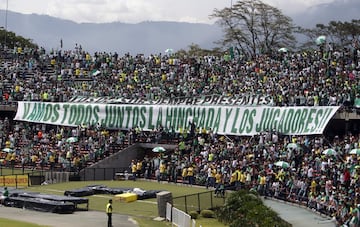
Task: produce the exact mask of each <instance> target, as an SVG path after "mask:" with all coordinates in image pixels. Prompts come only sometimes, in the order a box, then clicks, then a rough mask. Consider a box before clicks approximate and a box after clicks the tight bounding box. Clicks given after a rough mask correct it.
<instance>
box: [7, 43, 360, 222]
mask: <svg viewBox="0 0 360 227" xmlns="http://www.w3.org/2000/svg"><path fill="white" fill-rule="evenodd" d="M1 67H2V68H1V69H2V70H1V74H0V77H1V78H0V79H1V80H0V81H1V82H0V92H1V95H0V97H1V99H2V100H1V103H2V104H4V105H16V101H21V100H27V101H45V102H47V101H51V102H67V101H69V100H70V99H71V98H72V97H74V96H89V97H102V96H110V97H125V98H143V99H146V100H157V99H161V98H164V97H184V96H187V97H188V96H201V95H213V94H219V95H225V96H237V95H242V94H260V95H270V96H271V97H272V99H273V100H274V103H273V105H276V106H327V105H330V106H342V107H344V108H346V109H347V110H348V111H352V110H353V109H354V108H355V107H356V100H357V97H358V96H359V94H360V93H359V92H360V86H359V85H360V79H359V78H360V77H359V76H360V64H359V60H358V50H357V49H351V48H348V49H346V48H344V49H342V50H334V49H332V48H330V49H328V50H327V51H321V50H320V51H312V52H303V53H276V54H275V55H274V56H266V55H259V56H258V57H257V58H256V59H255V60H245V59H241V57H239V56H238V57H236V58H234V59H233V58H232V57H229V56H228V55H226V56H223V57H214V56H206V57H201V58H198V57H185V58H181V59H180V58H176V57H175V56H173V55H167V54H157V55H151V56H148V57H146V56H144V55H136V56H131V55H129V54H126V55H124V56H119V55H118V54H117V53H95V54H94V55H91V54H89V53H87V52H85V51H84V50H82V48H81V47H78V46H76V48H75V49H74V50H69V51H62V50H61V51H52V52H50V53H47V52H46V51H45V50H44V49H37V50H33V49H27V48H24V49H22V48H16V49H14V51H13V52H12V53H11V54H9V55H7V56H6V57H5V58H4V61H3V63H2V66H1ZM354 105H355V106H354ZM0 134H1V135H0V144H1V148H6V149H8V150H4V149H3V162H2V165H8V166H10V165H11V166H15V165H18V164H19V163H20V166H22V167H24V166H25V165H27V164H30V165H32V168H38V167H40V168H50V169H54V168H57V167H60V168H61V169H63V170H69V169H71V170H76V171H78V170H80V169H81V168H83V167H84V166H85V165H86V163H88V162H90V163H93V162H96V161H97V160H99V159H102V158H104V157H105V156H108V155H109V154H110V153H112V152H114V150H116V149H117V148H119V147H122V146H125V144H131V143H133V142H136V141H139V140H142V141H146V142H159V141H161V140H162V139H163V138H166V139H167V140H169V139H170V140H171V141H176V142H177V143H178V148H177V149H176V150H175V151H173V152H164V153H159V154H153V155H152V156H146V157H145V159H144V160H134V162H133V163H131V165H130V171H132V172H133V173H134V175H140V176H141V177H142V176H143V177H145V178H152V177H156V178H157V179H158V180H159V181H161V180H167V181H174V182H183V183H187V184H202V185H205V186H206V187H208V188H214V189H216V191H220V192H222V190H225V189H229V188H232V189H240V188H247V189H250V190H256V191H258V192H259V193H260V194H261V195H263V196H273V197H277V198H280V199H284V200H288V201H292V202H296V203H301V204H304V205H306V206H308V207H310V208H312V209H314V210H317V211H319V212H322V213H325V214H327V215H329V216H332V217H334V218H336V220H337V222H338V225H339V226H340V225H343V224H345V223H346V224H348V225H350V226H358V225H359V224H358V223H359V217H360V211H359V208H358V204H360V201H359V199H360V197H359V196H360V194H359V193H360V191H359V190H360V189H359V187H358V186H359V185H358V184H359V182H360V181H359V176H358V175H359V172H358V170H360V168H359V167H360V164H359V162H358V156H357V154H349V152H350V151H351V150H353V149H360V148H359V143H360V134H356V133H348V134H346V135H338V136H336V137H333V138H327V137H326V136H325V135H314V136H301V135H299V136H285V135H280V134H278V133H277V132H271V131H269V132H263V133H261V134H260V135H256V136H253V137H240V136H226V135H217V134H215V133H213V132H212V131H211V130H210V129H200V128H196V126H195V127H194V128H192V129H184V130H183V131H182V132H179V133H174V132H170V131H169V129H164V128H162V127H161V126H159V127H158V128H157V129H155V130H154V131H152V132H147V133H145V132H142V131H141V129H139V128H133V129H130V130H127V131H121V130H108V129H105V128H102V127H100V126H91V127H82V126H79V127H77V128H71V127H64V126H48V125H43V124H35V123H27V122H16V121H15V122H14V121H12V119H8V118H4V119H1V121H0ZM70 138H76V140H70ZM326 149H333V150H334V151H335V152H334V153H333V154H326V153H324V152H325V150H326ZM359 151H360V150H359ZM359 155H360V154H359ZM278 161H283V162H286V163H287V164H288V166H278V165H277V164H275V163H276V162H278ZM286 163H284V165H286ZM354 223H357V224H354Z"/></svg>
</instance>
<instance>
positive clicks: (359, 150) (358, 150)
mask: <svg viewBox="0 0 360 227" xmlns="http://www.w3.org/2000/svg"><path fill="white" fill-rule="evenodd" d="M349 154H356V155H360V149H359V148H355V149H352V150H351V151H350V152H349Z"/></svg>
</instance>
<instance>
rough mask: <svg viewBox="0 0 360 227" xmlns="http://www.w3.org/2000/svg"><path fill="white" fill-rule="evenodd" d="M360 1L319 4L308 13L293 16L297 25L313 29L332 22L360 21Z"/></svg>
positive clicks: (335, 0)
mask: <svg viewBox="0 0 360 227" xmlns="http://www.w3.org/2000/svg"><path fill="white" fill-rule="evenodd" d="M359 12H360V1H359V0H334V1H333V2H330V3H324V4H318V5H315V6H313V7H310V8H308V9H307V10H306V11H304V12H302V13H300V14H296V15H291V17H292V18H293V20H294V22H295V23H296V24H297V25H300V26H302V27H307V28H313V27H315V25H316V24H328V23H329V22H330V21H351V20H353V19H357V20H358V19H360V15H359Z"/></svg>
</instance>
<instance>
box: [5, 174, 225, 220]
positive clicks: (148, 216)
mask: <svg viewBox="0 0 360 227" xmlns="http://www.w3.org/2000/svg"><path fill="white" fill-rule="evenodd" d="M12 172H13V171H12V170H9V169H2V174H3V175H6V174H11V173H12ZM14 173H15V174H16V173H18V174H22V171H19V170H14ZM89 185H105V186H107V187H110V188H141V189H144V190H164V191H170V192H171V193H172V195H173V197H178V196H183V195H189V194H195V193H202V192H207V191H208V190H207V189H205V188H202V187H190V186H185V185H176V184H168V183H158V182H153V181H142V180H139V181H78V182H68V183H58V184H49V185H42V186H31V187H28V188H27V190H29V191H34V192H40V193H46V194H55V195H64V191H66V190H72V189H78V188H82V187H85V186H89ZM203 195H205V194H201V196H203ZM87 198H88V199H89V209H90V210H97V211H102V212H103V211H104V209H105V206H106V203H107V201H108V199H110V198H113V195H110V194H109V195H107V194H104V195H93V196H88V197H87ZM197 199H198V198H197V197H193V198H192V197H189V198H188V199H187V204H188V205H192V204H194V205H193V206H195V204H196V203H197V202H196V201H197ZM201 200H202V201H207V202H209V203H208V204H210V199H206V198H205V199H204V198H201ZM211 200H212V201H213V203H215V204H217V203H218V204H221V203H222V202H221V200H222V199H220V198H211ZM177 201H178V200H177ZM174 203H175V202H174ZM179 203H180V204H178V206H177V205H176V204H175V207H177V208H179V209H182V205H183V204H181V202H179ZM202 204H203V205H204V202H202ZM81 206H83V205H80V207H81ZM205 206H207V205H205ZM113 209H114V213H120V214H127V215H130V216H132V217H133V218H134V219H135V220H136V221H137V222H138V223H139V225H140V226H141V227H165V226H171V224H170V223H166V222H158V221H153V220H152V219H153V218H155V217H157V216H158V208H157V201H156V199H147V200H138V201H136V202H132V203H121V202H118V201H114V203H113ZM200 225H202V227H224V226H225V225H223V224H222V223H219V222H218V221H217V220H216V219H207V218H199V219H198V220H197V227H198V226H200ZM0 226H3V225H1V222H0ZM6 226H8V225H6ZM15 226H16V225H15ZM35 226H36V225H35Z"/></svg>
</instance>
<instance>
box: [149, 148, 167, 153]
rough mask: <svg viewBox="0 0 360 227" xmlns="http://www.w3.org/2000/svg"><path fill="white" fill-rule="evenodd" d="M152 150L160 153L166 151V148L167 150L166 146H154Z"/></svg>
mask: <svg viewBox="0 0 360 227" xmlns="http://www.w3.org/2000/svg"><path fill="white" fill-rule="evenodd" d="M152 151H153V152H156V153H158V152H164V151H166V150H165V148H163V147H154V148H153V149H152Z"/></svg>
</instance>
